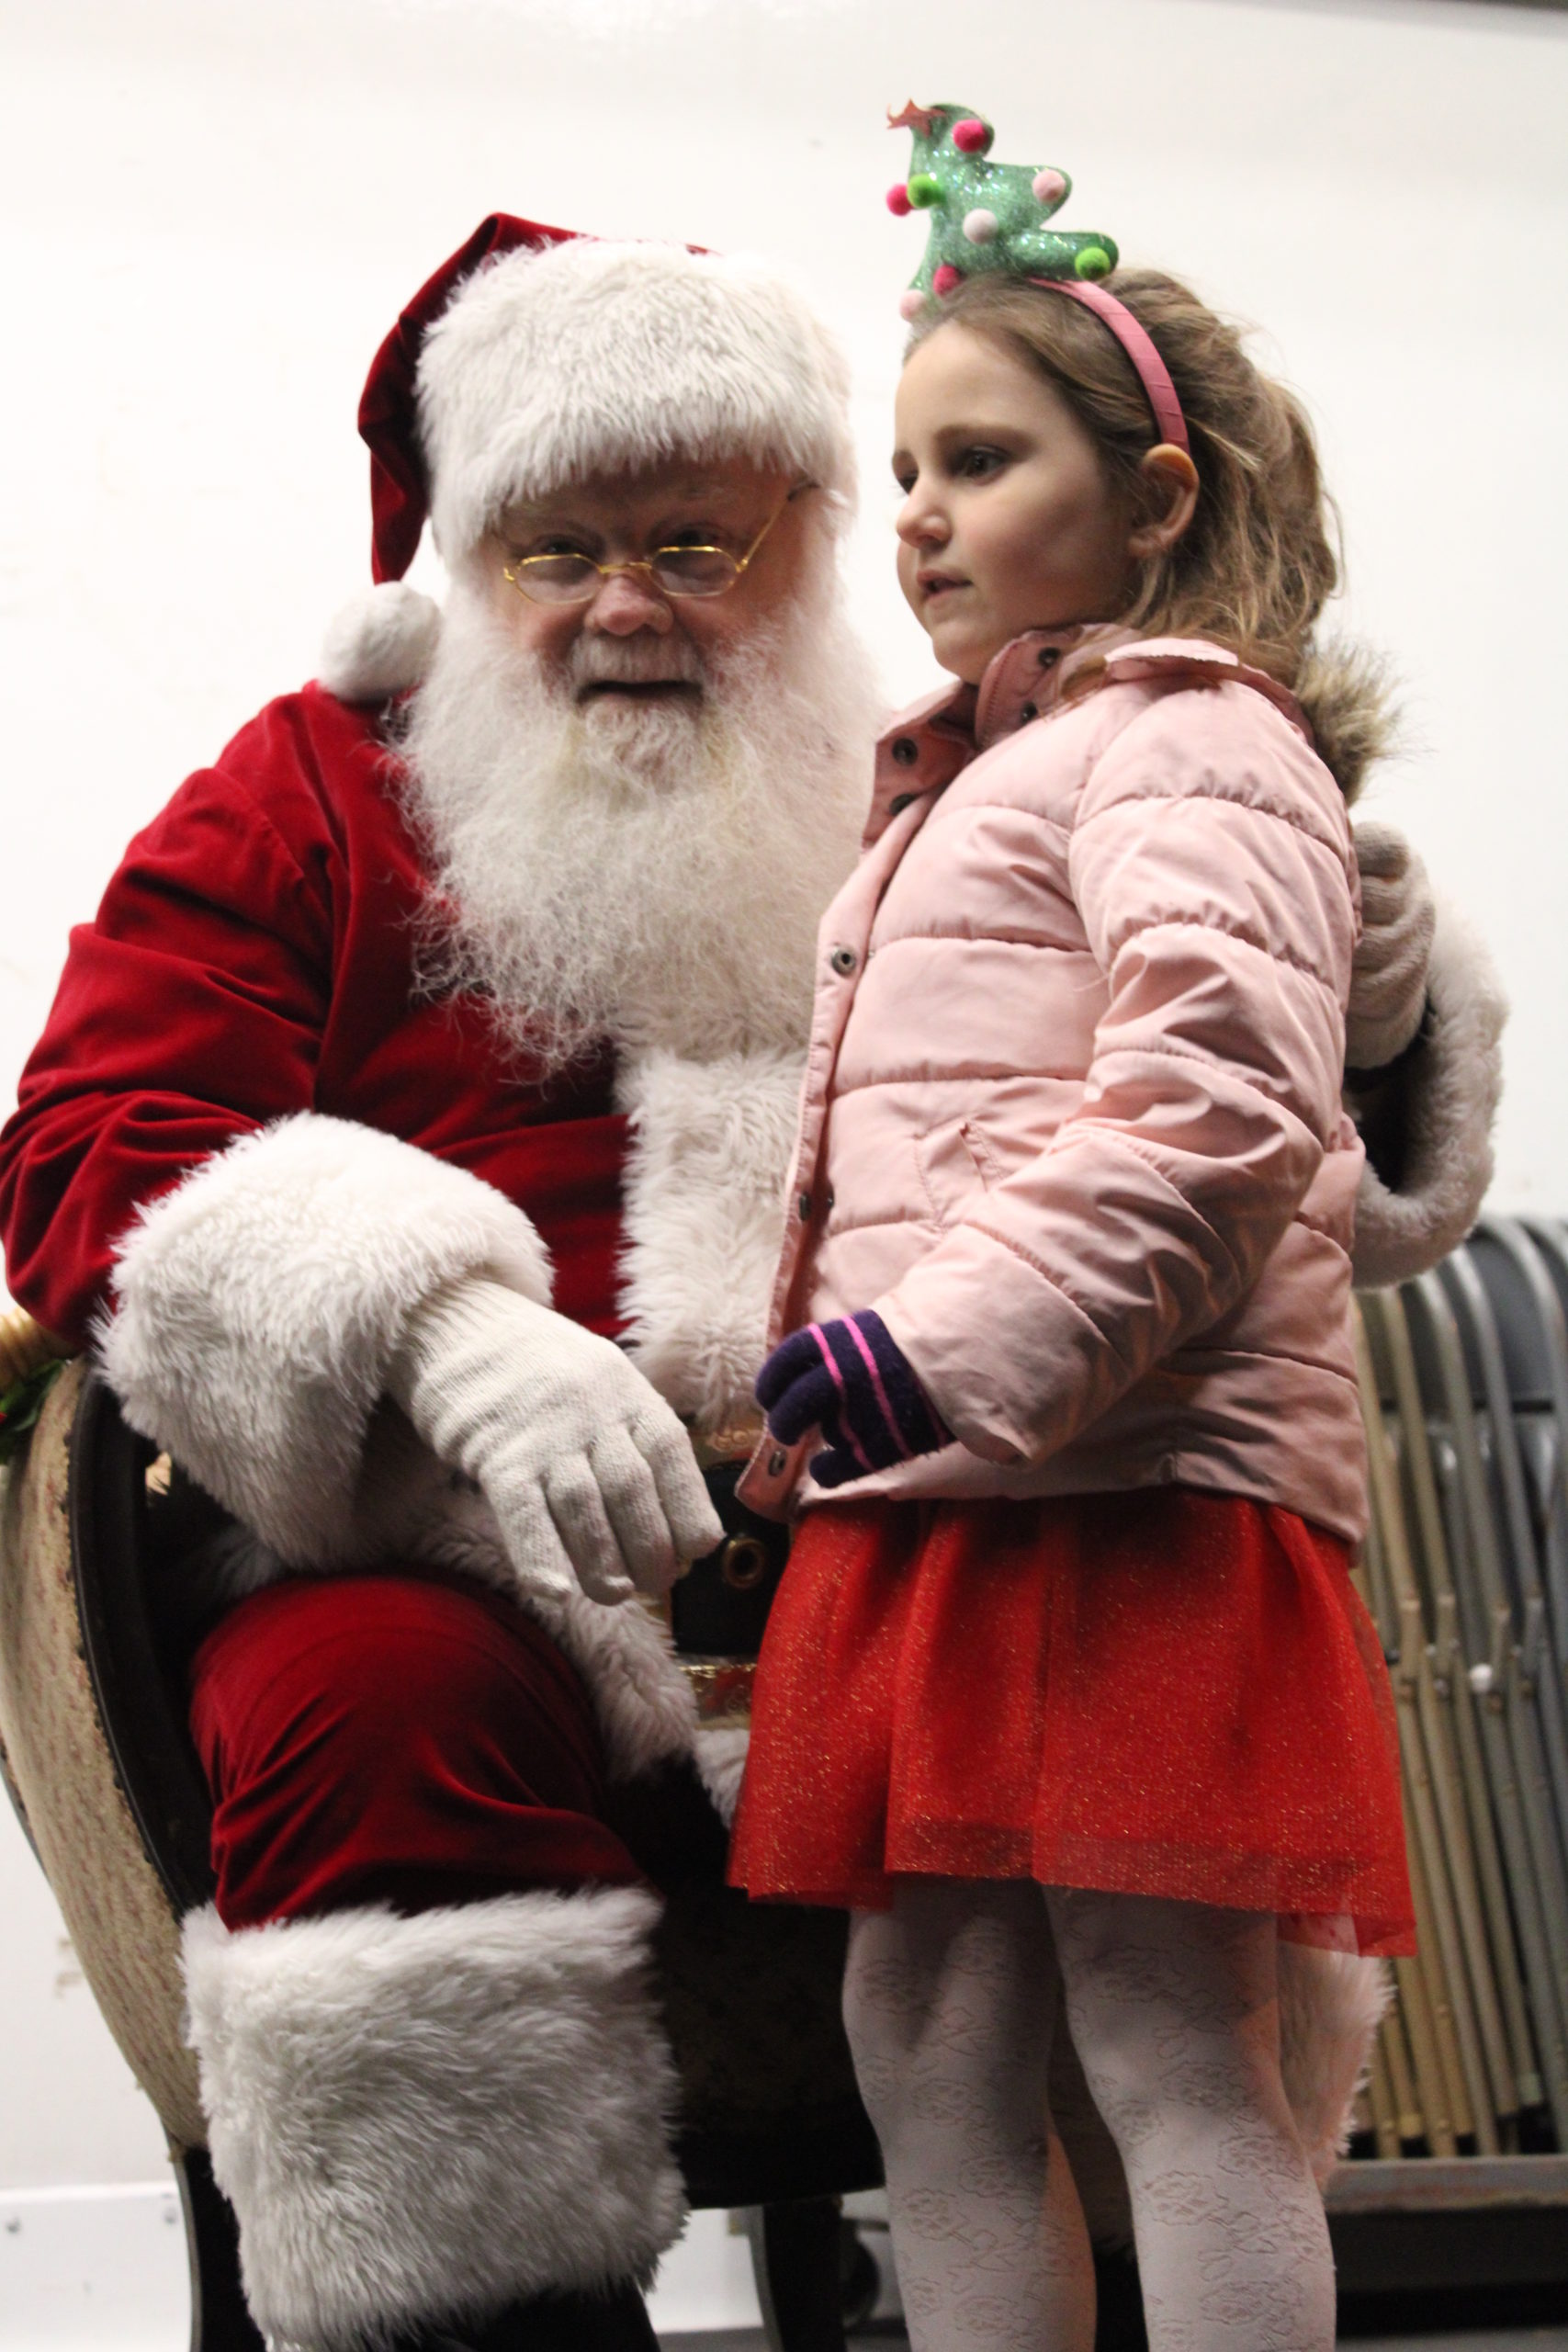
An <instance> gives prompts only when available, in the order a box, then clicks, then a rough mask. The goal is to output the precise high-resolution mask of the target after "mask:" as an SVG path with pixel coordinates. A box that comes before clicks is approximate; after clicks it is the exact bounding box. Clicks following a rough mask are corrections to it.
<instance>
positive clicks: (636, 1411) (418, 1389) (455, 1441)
mask: <svg viewBox="0 0 1568 2352" xmlns="http://www.w3.org/2000/svg"><path fill="white" fill-rule="evenodd" d="M387 1388H388V1393H389V1396H391V1397H393V1398H394V1399H395V1400H396V1402H397V1403H398V1404H400V1406H401V1407H402V1408H403V1410H404V1412H405V1413H406V1414H407V1415H408V1417H409V1419H410V1420H411V1421H412V1423H413V1425H414V1428H415V1429H416V1430H418V1432H419V1434H420V1436H421V1437H422V1438H423V1440H424V1442H425V1443H426V1445H428V1446H429V1447H430V1448H431V1450H432V1452H433V1453H434V1454H435V1455H436V1456H437V1457H438V1458H439V1460H441V1461H442V1462H445V1463H446V1464H448V1465H449V1467H451V1468H452V1469H455V1470H461V1471H463V1472H465V1473H466V1474H467V1476H468V1477H470V1478H472V1479H473V1480H474V1481H475V1483H476V1484H477V1485H478V1487H479V1489H480V1491H481V1492H482V1494H483V1495H484V1497H485V1498H486V1500H487V1501H488V1502H489V1504H490V1506H491V1510H493V1511H494V1513H495V1516H496V1519H497V1521H499V1523H500V1527H501V1534H502V1542H503V1543H504V1544H505V1545H506V1551H507V1556H508V1557H509V1559H510V1560H511V1562H512V1566H513V1568H514V1569H515V1571H516V1574H517V1581H518V1583H519V1585H520V1586H521V1587H522V1588H523V1589H524V1590H525V1591H534V1592H540V1591H543V1592H552V1593H570V1591H571V1590H572V1588H573V1578H574V1577H575V1579H576V1582H577V1583H578V1584H580V1585H581V1588H582V1589H583V1591H584V1592H585V1593H587V1595H588V1597H589V1599H590V1600H602V1601H605V1602H613V1601H621V1600H630V1598H631V1596H632V1593H633V1592H634V1590H635V1591H637V1592H646V1593H653V1594H658V1593H662V1592H668V1590H669V1589H670V1587H671V1585H672V1584H673V1583H674V1581H675V1579H676V1577H678V1576H679V1575H680V1574H681V1570H682V1564H683V1563H684V1562H686V1561H688V1560H694V1559H700V1558H701V1557H702V1555H703V1554H704V1553H705V1552H711V1551H712V1550H713V1548H714V1546H715V1545H716V1544H720V1543H722V1542H723V1540H724V1530H723V1528H722V1527H721V1526H720V1525H719V1522H718V1520H717V1518H716V1515H715V1512H714V1508H713V1505H712V1504H711V1503H710V1501H709V1500H708V1494H707V1488H706V1487H705V1485H704V1484H703V1479H702V1475H701V1473H700V1472H699V1471H698V1469H697V1465H696V1463H695V1462H694V1459H693V1456H692V1449H691V1444H690V1442H689V1441H688V1439H687V1436H686V1432H685V1430H683V1429H682V1426H681V1424H680V1422H679V1421H678V1420H677V1419H676V1417H675V1415H674V1414H673V1413H672V1412H671V1409H670V1408H669V1406H668V1405H667V1404H666V1403H665V1402H664V1399H663V1398H662V1397H660V1395H659V1393H658V1391H657V1390H656V1389H653V1388H651V1387H650V1386H649V1384H648V1382H647V1381H646V1380H645V1379H644V1378H643V1376H642V1374H641V1373H640V1372H637V1371H636V1370H635V1369H634V1367H633V1366H632V1365H631V1364H630V1363H628V1362H627V1361H626V1357H625V1356H624V1355H623V1354H622V1353H621V1351H620V1349H619V1348H617V1347H615V1346H613V1345H612V1344H611V1342H610V1341H609V1340H601V1339H599V1338H597V1337H596V1336H595V1335H594V1333H592V1331H585V1330H584V1329H582V1327H581V1324H578V1323H573V1322H570V1320H569V1319H568V1318H567V1317H566V1316H564V1315H557V1314H556V1313H555V1312H554V1311H553V1309H551V1308H550V1307H547V1306H535V1305H534V1303H533V1301H532V1300H531V1299H526V1298H523V1297H520V1296H519V1295H518V1294H517V1292H515V1291H513V1290H508V1289H506V1288H505V1287H504V1285H503V1284H502V1283H494V1282H487V1281H485V1280H484V1279H483V1278H482V1277H480V1276H479V1275H473V1274H466V1275H463V1276H460V1277H459V1278H458V1279H457V1281H456V1282H450V1283H446V1284H445V1285H444V1286H443V1287H442V1288H441V1289H440V1290H437V1291H434V1292H433V1293H432V1295H430V1297H429V1298H427V1299H425V1300H424V1301H423V1304H422V1305H421V1306H418V1307H417V1308H416V1309H415V1310H414V1313H413V1314H412V1316H411V1317H410V1318H409V1324H408V1329H407V1330H406V1331H405V1332H404V1334H403V1338H402V1341H401V1344H400V1347H399V1350H398V1351H397V1354H396V1356H395V1357H394V1359H393V1362H392V1365H391V1368H390V1371H389V1375H388V1381H387Z"/></svg>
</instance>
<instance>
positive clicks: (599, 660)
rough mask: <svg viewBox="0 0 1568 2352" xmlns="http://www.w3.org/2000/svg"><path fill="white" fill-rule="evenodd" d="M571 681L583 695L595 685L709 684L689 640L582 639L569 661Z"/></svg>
mask: <svg viewBox="0 0 1568 2352" xmlns="http://www.w3.org/2000/svg"><path fill="white" fill-rule="evenodd" d="M567 676H568V681H569V683H570V685H571V687H572V688H573V690H574V691H576V692H579V693H581V689H582V688H583V687H584V686H592V685H648V684H654V683H657V684H670V683H679V684H682V685H693V686H701V685H704V684H706V673H705V665H704V662H703V657H702V655H701V654H700V653H699V652H698V650H697V649H696V647H695V646H694V644H693V643H692V640H691V639H690V638H688V637H675V636H671V637H641V636H638V637H580V638H579V639H577V641H576V643H575V644H574V645H573V646H572V649H571V651H570V656H569V657H568V662H567Z"/></svg>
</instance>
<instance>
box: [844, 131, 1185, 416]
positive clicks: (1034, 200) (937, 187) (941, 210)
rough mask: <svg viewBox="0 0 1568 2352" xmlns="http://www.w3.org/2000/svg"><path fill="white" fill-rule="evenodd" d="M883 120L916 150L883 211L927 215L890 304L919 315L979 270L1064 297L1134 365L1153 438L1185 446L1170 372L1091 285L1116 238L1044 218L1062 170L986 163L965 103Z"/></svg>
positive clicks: (987, 137) (1054, 202) (1143, 335)
mask: <svg viewBox="0 0 1568 2352" xmlns="http://www.w3.org/2000/svg"><path fill="white" fill-rule="evenodd" d="M887 122H888V128H889V129H890V130H908V132H909V133H910V135H911V137H912V139H913V141H914V147H915V152H914V155H913V158H912V168H911V170H910V173H909V176H908V179H907V180H900V181H898V182H897V185H896V186H895V187H890V188H889V189H888V191H887V209H888V210H889V212H894V213H897V215H898V216H899V218H900V219H902V218H903V217H904V216H905V215H907V214H908V213H910V212H914V211H920V212H929V213H930V214H931V234H930V236H929V238H928V240H927V243H926V250H925V257H924V259H923V260H922V261H921V263H920V266H919V271H918V272H917V273H916V276H915V278H914V280H913V283H912V284H911V285H910V287H909V288H908V292H907V293H906V294H905V295H904V296H903V298H902V300H901V301H900V303H899V306H898V307H899V309H900V310H901V311H903V313H904V316H905V317H906V318H907V319H910V320H914V319H918V318H919V316H920V314H921V312H922V311H924V310H925V309H926V308H927V306H928V304H930V303H931V302H932V301H937V302H940V301H941V300H942V298H943V296H945V295H948V294H951V293H952V292H953V289H954V288H956V287H958V286H961V285H962V284H963V282H964V279H965V278H966V277H976V276H978V275H979V274H980V273H981V272H982V271H985V270H992V269H995V270H1002V271H1005V272H1006V274H1007V275H1008V276H1009V277H1024V278H1028V279H1030V280H1031V281H1032V283H1033V284H1035V285H1037V286H1050V287H1052V288H1055V290H1056V291H1057V292H1058V293H1062V294H1070V295H1071V296H1072V297H1073V299H1074V300H1076V301H1077V302H1080V303H1082V305H1083V307H1084V308H1085V309H1086V310H1089V311H1093V312H1094V314H1095V316H1096V317H1097V318H1099V319H1100V320H1102V321H1103V322H1104V323H1105V325H1106V326H1108V327H1109V328H1110V330H1111V334H1113V335H1114V336H1115V337H1116V340H1117V342H1118V343H1119V344H1120V345H1122V349H1123V351H1125V353H1126V354H1127V356H1128V358H1129V359H1130V360H1131V361H1132V363H1133V365H1134V368H1136V369H1137V372H1138V377H1139V379H1140V381H1141V382H1142V384H1143V387H1144V390H1145V392H1146V393H1147V395H1148V401H1149V406H1150V407H1151V409H1152V410H1153V411H1154V416H1155V423H1156V425H1157V426H1158V428H1159V432H1160V436H1161V438H1162V439H1163V440H1166V441H1171V442H1174V443H1175V445H1176V447H1178V448H1179V449H1185V448H1187V447H1188V439H1187V425H1186V421H1185V419H1184V418H1183V416H1182V413H1181V403H1180V401H1179V400H1178V399H1177V397H1176V387H1175V385H1174V384H1173V383H1172V382H1171V380H1170V374H1169V370H1168V368H1167V367H1166V364H1165V362H1164V360H1163V359H1162V358H1161V357H1160V356H1159V353H1158V352H1157V351H1156V349H1155V346H1154V344H1153V342H1152V341H1151V340H1150V338H1149V335H1148V334H1147V332H1146V331H1145V329H1144V328H1143V327H1142V326H1140V325H1139V323H1138V322H1137V320H1136V319H1135V318H1134V316H1133V313H1132V311H1129V310H1128V308H1127V306H1126V304H1125V303H1124V302H1119V301H1118V300H1116V298H1115V296H1114V295H1113V294H1108V293H1107V292H1106V291H1105V289H1104V288H1103V287H1102V286H1100V284H1099V283H1098V280H1099V279H1100V278H1102V277H1109V276H1110V274H1111V271H1112V270H1113V269H1114V268H1115V266H1116V261H1117V251H1116V244H1115V241H1114V239H1113V238H1111V237H1107V236H1103V235H1101V234H1100V232H1098V231H1095V230H1089V229H1067V230H1060V229H1050V228H1047V227H1046V225H1045V224H1046V222H1047V221H1048V220H1050V219H1051V217H1052V215H1053V214H1054V213H1056V212H1059V211H1060V210H1061V209H1062V206H1063V205H1064V204H1065V203H1066V200H1067V198H1068V197H1069V196H1070V195H1071V193H1072V187H1073V184H1072V182H1071V180H1070V179H1069V178H1068V177H1067V175H1066V172H1059V171H1056V170H1055V168H1054V167H1052V166H1050V165H1047V166H1046V168H1045V169H1044V170H1043V171H1037V170H1036V169H1035V168H1034V167H1033V165H1032V164H992V163H988V162H987V152H988V150H989V148H990V144H991V141H992V140H993V139H994V138H995V136H996V133H995V131H994V130H992V128H991V126H990V124H989V123H988V122H987V120H986V119H985V117H984V116H983V115H978V114H976V112H975V110H974V108H973V107H959V106H950V105H941V106H934V107H918V106H916V105H915V104H914V102H913V100H911V101H910V103H909V104H908V106H907V107H905V108H904V111H903V112H902V114H890V115H889V116H888V118H887Z"/></svg>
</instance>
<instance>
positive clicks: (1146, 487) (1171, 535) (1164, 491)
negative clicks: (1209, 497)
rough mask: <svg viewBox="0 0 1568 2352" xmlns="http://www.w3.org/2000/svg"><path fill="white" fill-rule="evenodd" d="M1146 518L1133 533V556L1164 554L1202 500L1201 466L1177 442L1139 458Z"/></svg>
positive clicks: (1162, 443) (1129, 548)
mask: <svg viewBox="0 0 1568 2352" xmlns="http://www.w3.org/2000/svg"><path fill="white" fill-rule="evenodd" d="M1138 471H1139V473H1140V474H1141V476H1142V477H1143V494H1144V520H1143V521H1142V522H1141V523H1140V524H1139V525H1138V526H1137V527H1136V528H1135V529H1134V531H1133V532H1131V533H1130V534H1129V537H1128V540H1127V552H1128V554H1129V555H1132V556H1151V555H1164V554H1165V552H1166V551H1167V549H1168V548H1173V547H1174V546H1175V545H1176V542H1177V540H1178V539H1179V537H1181V535H1182V533H1183V531H1185V530H1186V528H1187V526H1188V525H1189V523H1190V522H1191V520H1192V515H1193V511H1194V509H1195V508H1196V506H1197V503H1198V469H1197V467H1196V466H1195V465H1194V464H1193V462H1192V460H1191V458H1190V457H1189V456H1188V454H1187V452H1186V450H1185V449H1179V448H1178V447H1177V446H1176V444H1175V442H1174V441H1160V442H1157V443H1156V446H1155V447H1153V448H1152V449H1146V450H1145V452H1144V455H1143V457H1142V458H1141V459H1140V460H1139V464H1138Z"/></svg>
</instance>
